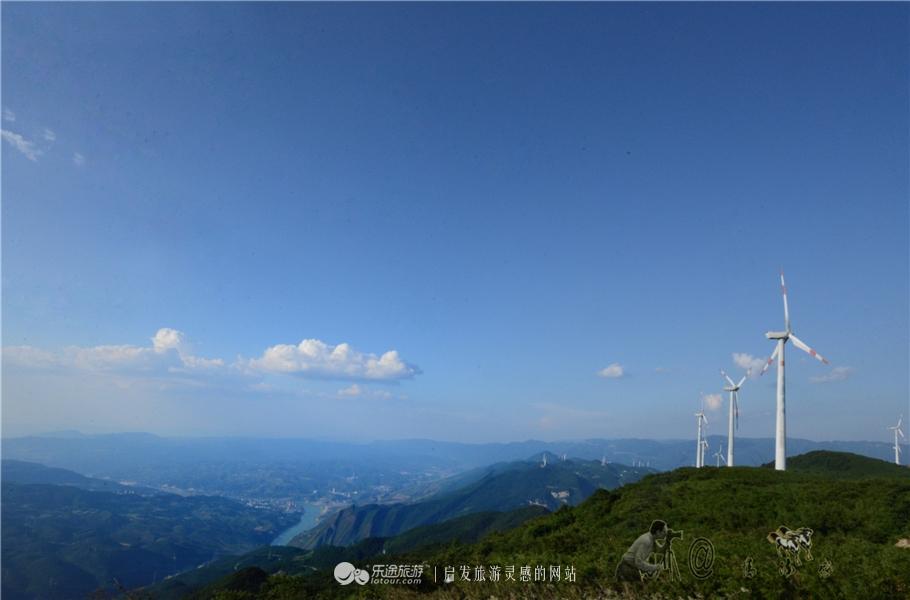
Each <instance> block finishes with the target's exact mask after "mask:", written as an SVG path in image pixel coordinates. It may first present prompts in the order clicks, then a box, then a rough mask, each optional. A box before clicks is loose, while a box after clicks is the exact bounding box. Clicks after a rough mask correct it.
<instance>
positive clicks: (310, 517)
mask: <svg viewBox="0 0 910 600" xmlns="http://www.w3.org/2000/svg"><path fill="white" fill-rule="evenodd" d="M321 511H322V507H321V506H319V505H317V504H304V505H303V515H301V516H300V521H299V522H298V523H297V524H296V525H294V526H293V527H291V528H290V529H285V530H284V531H282V532H281V534H279V535H278V537H276V538H275V539H274V540H272V546H287V544H288V542H290V541H291V540H292V539H294V536H296V535H297V534H298V533H302V532H304V531H306V530H307V529H312V528H313V527H314V526H315V525H316V519H317V518H318V517H319V514H320V512H321Z"/></svg>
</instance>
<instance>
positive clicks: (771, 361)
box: [759, 345, 780, 377]
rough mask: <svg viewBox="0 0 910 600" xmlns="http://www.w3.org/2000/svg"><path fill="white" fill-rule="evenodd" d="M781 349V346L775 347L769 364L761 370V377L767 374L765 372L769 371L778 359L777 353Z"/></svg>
mask: <svg viewBox="0 0 910 600" xmlns="http://www.w3.org/2000/svg"><path fill="white" fill-rule="evenodd" d="M779 349H780V347H779V346H777V345H775V346H774V352H772V353H771V357H770V358H768V362H766V363H765V366H764V367H762V368H761V373H759V377H761V376H762V375H764V374H765V371H767V370H768V367H770V366H771V363H773V362H774V359H775V358H777V351H778V350H779Z"/></svg>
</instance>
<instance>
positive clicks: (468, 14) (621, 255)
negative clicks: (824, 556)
mask: <svg viewBox="0 0 910 600" xmlns="http://www.w3.org/2000/svg"><path fill="white" fill-rule="evenodd" d="M908 11H910V7H908V6H907V5H906V4H899V3H895V4H875V5H857V4H809V5H806V4H800V5H784V4H777V3H772V4H748V5H715V4H672V5H666V4H621V5H616V4H572V5H552V4H508V5H505V4H460V5H455V4H446V5H437V4H398V5H364V4H329V5H324V4H255V5H249V4H239V3H237V4H209V3H199V4H70V5H61V4H4V6H3V13H2V34H3V37H2V51H3V55H2V104H3V110H4V116H3V119H4V120H3V123H2V125H3V146H2V151H3V155H2V159H3V162H2V195H3V199H2V200H3V204H2V217H3V221H2V228H3V229H2V234H3V239H2V251H3V256H2V267H3V288H2V291H3V300H2V308H3V315H2V316H3V331H2V333H3V346H4V352H3V390H2V391H3V407H2V408H3V433H4V435H18V434H22V433H28V432H35V431H47V430H55V429H80V430H83V431H92V432H104V431H122V430H144V431H152V432H155V433H161V434H167V435H220V434H230V435H277V436H288V435H299V436H307V437H322V438H337V439H374V438H401V437H432V438H437V439H450V440H463V441H507V440H519V439H527V438H538V439H565V438H580V437H628V436H638V437H654V438H668V437H673V438H683V437H690V436H693V435H694V430H695V419H694V417H693V416H692V413H693V412H694V410H695V409H696V408H697V406H698V404H699V398H700V396H701V394H717V393H719V392H720V390H721V386H722V383H723V381H722V380H721V378H720V375H719V373H718V370H719V369H720V368H724V369H726V370H727V371H728V372H730V373H731V374H734V373H742V372H743V369H742V368H741V367H742V366H743V365H746V364H748V363H749V361H750V359H749V357H752V359H754V360H758V359H761V358H764V357H767V355H768V354H769V353H770V352H771V351H772V349H773V345H772V343H771V342H769V341H767V340H765V338H764V332H765V331H767V330H769V329H781V328H782V327H783V315H782V306H781V300H780V293H779V287H778V281H777V277H778V270H779V269H780V268H781V267H783V268H784V269H785V272H786V275H787V283H788V287H789V291H790V310H791V317H792V321H793V329H794V331H795V332H796V333H797V335H799V336H800V338H802V339H803V340H804V341H806V342H808V343H809V344H811V345H812V346H813V347H815V348H817V349H818V351H819V352H821V353H822V354H823V355H825V356H826V357H828V358H829V360H830V361H831V365H830V366H825V365H821V364H819V363H817V362H815V361H814V360H813V359H811V358H809V357H808V356H806V355H805V354H802V353H801V352H799V351H798V350H796V349H794V348H792V346H788V370H787V380H788V406H787V410H788V432H789V434H790V435H793V436H798V437H807V438H811V439H817V440H825V439H873V440H875V439H881V440H882V441H886V440H887V437H888V432H887V430H886V429H885V427H886V426H887V425H892V424H893V423H892V421H895V420H896V419H897V415H898V414H899V413H901V412H903V413H904V414H905V415H908V416H910V405H908V398H910V389H908V381H910V379H908V369H907V366H908V364H910V356H908V344H910V333H908V313H910V307H908V296H910V290H908V273H910V266H908V254H910V252H908V229H910V228H908V223H910V220H908V197H910V186H908V167H907V165H908V162H910V155H908V125H910V117H908V114H910V100H908V85H907V84H908V81H907V73H908V72H910V64H908V63H910V58H908V57H910V42H908V40H910V36H908V35H907V33H908V15H910V12H908ZM153 338H154V339H153ZM304 340H315V341H311V342H305V343H303V344H301V343H302V342H303V341H304ZM342 344H344V345H342ZM339 346H340V347H339ZM734 353H739V354H742V355H748V356H741V357H740V360H739V363H740V364H737V363H736V362H735V361H734V357H733V354H734ZM611 365H614V366H613V368H611V369H610V368H609V367H610V366H611ZM604 369H608V370H607V371H604ZM601 373H603V374H611V375H620V376H615V377H604V376H602V375H600V374H601ZM712 402H713V403H716V402H717V400H716V399H714V400H712ZM741 405H742V412H741V414H742V418H741V429H740V434H741V435H747V436H771V435H773V431H774V429H773V427H774V425H773V406H774V373H773V372H771V373H769V374H766V375H765V376H764V377H762V378H761V379H756V380H753V381H750V382H749V383H747V384H746V386H745V387H744V389H743V395H742V402H741ZM725 407H726V405H725V403H724V404H722V405H720V406H719V407H718V408H717V409H716V410H714V411H712V412H711V413H709V418H710V417H711V416H713V417H714V418H713V419H712V420H711V423H710V427H709V431H710V432H711V433H721V432H722V431H725V427H724V426H723V425H722V424H721V422H722V421H723V420H724V419H723V418H722V416H721V415H722V413H723V412H724V411H725Z"/></svg>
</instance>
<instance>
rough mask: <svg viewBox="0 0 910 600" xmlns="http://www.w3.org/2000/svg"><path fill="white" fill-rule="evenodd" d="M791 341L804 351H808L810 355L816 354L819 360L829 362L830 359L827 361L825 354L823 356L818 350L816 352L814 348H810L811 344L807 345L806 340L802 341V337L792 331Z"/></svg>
mask: <svg viewBox="0 0 910 600" xmlns="http://www.w3.org/2000/svg"><path fill="white" fill-rule="evenodd" d="M790 341H791V342H793V345H794V346H796V347H797V348H799V349H800V350H802V351H803V352H807V353H808V354H809V356H814V357H815V358H817V359H818V360H820V361H822V362H823V363H825V364H826V365H827V364H829V363H828V361H827V359H825V357H824V356H822V355H821V354H819V353H818V352H816V351H815V350H813V349H812V348H810V347H809V346H807V345H806V343H805V342H804V341H802V340H801V339H799V338H798V337H796V336H795V335H793V334H792V333H791V334H790Z"/></svg>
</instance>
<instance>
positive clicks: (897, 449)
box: [888, 415, 904, 465]
mask: <svg viewBox="0 0 910 600" xmlns="http://www.w3.org/2000/svg"><path fill="white" fill-rule="evenodd" d="M903 422H904V415H901V418H900V419H898V420H897V425H895V426H894V427H889V428H888V429H890V430H892V431H893V432H894V464H896V465H899V464H901V444H900V441H899V440H898V439H897V436H901V437H904V432H903V431H901V423H903Z"/></svg>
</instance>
